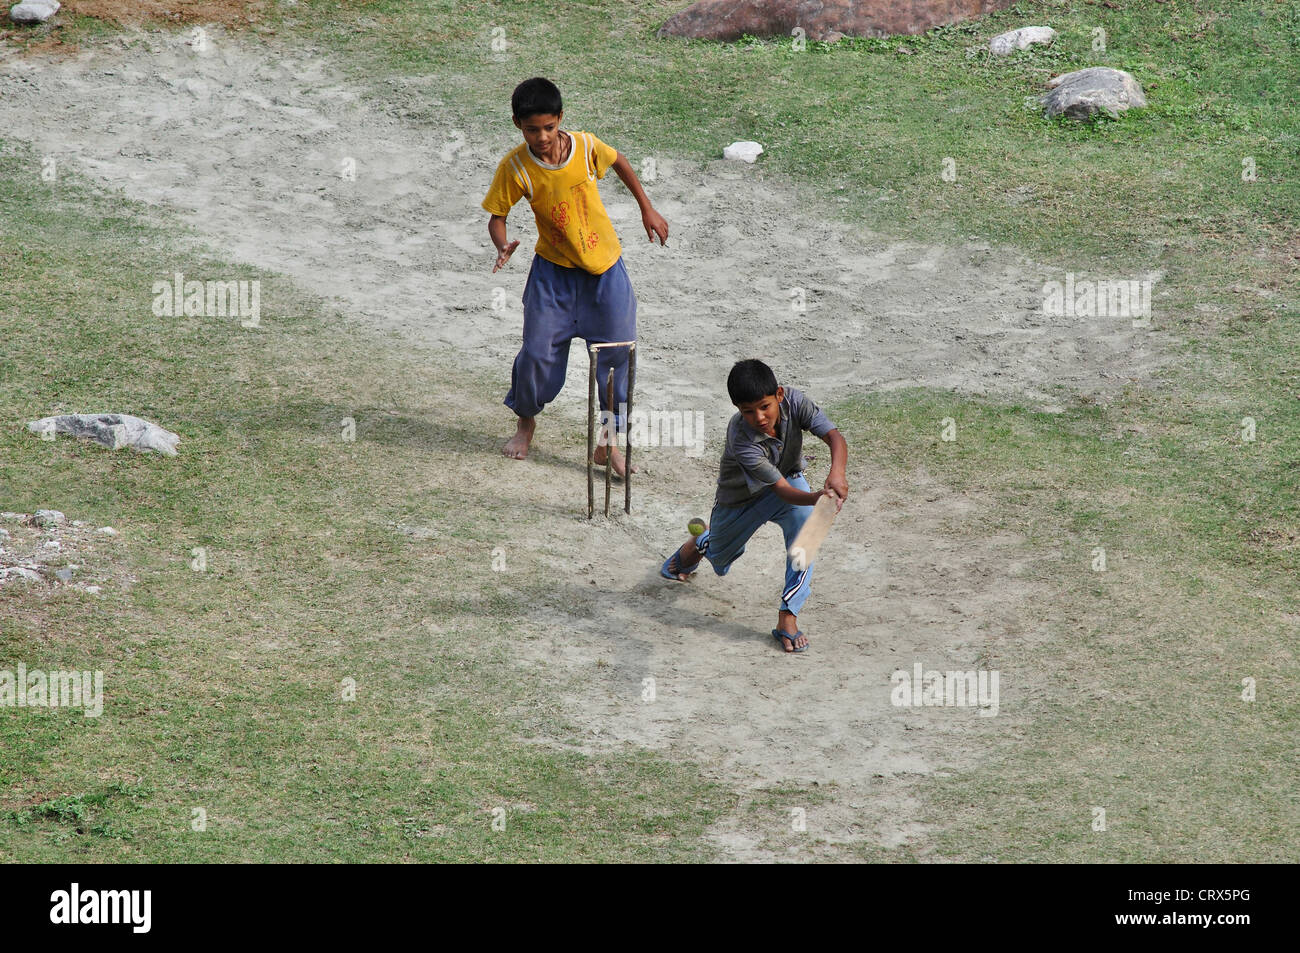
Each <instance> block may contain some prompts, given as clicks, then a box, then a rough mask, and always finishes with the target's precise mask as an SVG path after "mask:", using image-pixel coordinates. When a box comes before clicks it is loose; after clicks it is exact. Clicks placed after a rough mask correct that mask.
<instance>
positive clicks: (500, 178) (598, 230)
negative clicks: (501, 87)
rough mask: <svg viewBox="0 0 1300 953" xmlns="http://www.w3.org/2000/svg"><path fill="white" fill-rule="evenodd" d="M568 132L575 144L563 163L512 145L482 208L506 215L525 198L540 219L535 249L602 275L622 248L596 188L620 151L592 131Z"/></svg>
mask: <svg viewBox="0 0 1300 953" xmlns="http://www.w3.org/2000/svg"><path fill="white" fill-rule="evenodd" d="M567 134H568V135H569V136H570V137H571V138H572V139H573V146H572V148H571V149H570V150H569V158H568V159H566V160H565V162H564V164H563V165H560V166H553V165H550V164H548V163H545V162H542V161H541V160H540V159H538V158H537V157H536V156H535V155H533V150H531V149H529V148H528V143H526V142H525V143H523V144H522V145H520V146H519V147H518V148H516V149H513V150H511V151H510V153H509V154H508V155H507V156H506V157H505V158H504V159H502V160H501V164H500V165H499V166H497V174H496V175H495V176H494V177H493V179H492V185H491V186H490V187H489V188H488V193H487V198H485V199H484V200H483V208H484V209H486V210H487V212H488V213H489V214H491V215H500V216H502V217H504V216H506V215H507V214H509V212H510V210H511V209H512V208H514V206H515V203H516V202H518V201H519V200H520V199H521V198H524V197H527V198H528V203H529V204H530V205H531V206H532V207H533V215H534V216H536V218H537V254H539V255H541V256H542V257H543V258H545V259H546V260H547V261H549V262H554V263H555V264H557V265H562V266H564V267H566V268H581V269H583V270H584V271H589V272H591V273H592V274H593V275H599V274H601V273H602V272H604V271H606V270H607V269H608V268H609V267H610V266H611V265H613V264H614V262H616V261H618V257H619V255H621V254H622V253H623V248H622V246H621V245H619V243H618V236H617V235H615V234H614V223H613V222H611V221H610V220H609V215H608V214H607V213H606V212H605V206H604V203H602V202H601V201H600V192H599V191H598V190H597V188H596V180H597V179H603V178H604V177H605V172H606V170H608V169H609V167H610V166H611V165H613V164H614V162H615V160H616V159H618V151H617V150H615V149H613V148H611V147H610V146H607V145H606V144H605V143H603V142H601V141H600V140H599V139H597V138H596V137H595V136H593V135H592V134H591V133H589V132H571V133H567Z"/></svg>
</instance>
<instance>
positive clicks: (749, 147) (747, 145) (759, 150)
mask: <svg viewBox="0 0 1300 953" xmlns="http://www.w3.org/2000/svg"><path fill="white" fill-rule="evenodd" d="M762 154H763V147H762V146H761V145H760V144H759V143H757V142H751V141H750V140H748V139H746V140H744V141H742V142H733V143H732V144H731V145H729V146H727V148H725V149H723V150H722V158H724V159H740V160H741V161H742V162H749V163H751V164H752V163H753V161H754V160H755V159H757V158H758V157H759V156H761V155H762Z"/></svg>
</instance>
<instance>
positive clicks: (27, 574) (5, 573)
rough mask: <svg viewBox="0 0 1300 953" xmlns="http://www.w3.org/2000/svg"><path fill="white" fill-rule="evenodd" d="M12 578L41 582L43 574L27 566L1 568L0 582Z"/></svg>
mask: <svg viewBox="0 0 1300 953" xmlns="http://www.w3.org/2000/svg"><path fill="white" fill-rule="evenodd" d="M10 579H26V580H27V581H28V582H40V581H41V574H40V573H38V572H36V571H35V570H34V569H28V568H27V567H26V566H8V567H4V568H0V582H8V581H9V580H10Z"/></svg>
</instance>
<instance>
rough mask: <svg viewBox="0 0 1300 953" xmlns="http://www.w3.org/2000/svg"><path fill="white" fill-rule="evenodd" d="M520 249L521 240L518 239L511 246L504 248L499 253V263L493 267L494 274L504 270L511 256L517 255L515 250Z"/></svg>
mask: <svg viewBox="0 0 1300 953" xmlns="http://www.w3.org/2000/svg"><path fill="white" fill-rule="evenodd" d="M518 247H519V239H517V238H516V239H515V240H514V241H512V242H511V243H510V244H509V245H507V246H505V248H502V249H501V250H500V251H498V252H497V263H496V264H495V265H493V266H492V273H493V274H496V273H497V272H498V271H500V270H501V269H502V268H504V267H505V266H506V262H508V261H509V260H510V256H511V255H513V254H514V253H515V249H516V248H518Z"/></svg>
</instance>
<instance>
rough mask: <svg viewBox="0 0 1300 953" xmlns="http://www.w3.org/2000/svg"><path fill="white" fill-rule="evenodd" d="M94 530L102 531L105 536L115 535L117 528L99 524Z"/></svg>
mask: <svg viewBox="0 0 1300 953" xmlns="http://www.w3.org/2000/svg"><path fill="white" fill-rule="evenodd" d="M95 532H96V533H103V534H104V535H105V536H116V535H117V530H115V529H113V527H111V526H101V527H100V528H99V529H97V530H95Z"/></svg>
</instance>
